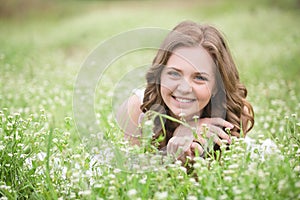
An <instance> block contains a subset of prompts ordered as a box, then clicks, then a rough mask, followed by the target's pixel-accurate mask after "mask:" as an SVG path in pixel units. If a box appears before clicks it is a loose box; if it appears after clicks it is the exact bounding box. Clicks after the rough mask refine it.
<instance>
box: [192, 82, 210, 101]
mask: <svg viewBox="0 0 300 200" xmlns="http://www.w3.org/2000/svg"><path fill="white" fill-rule="evenodd" d="M211 95H212V88H210V87H209V86H208V85H203V86H201V87H200V88H198V89H197V92H196V96H197V99H198V100H200V101H202V102H203V101H209V100H210V98H211Z"/></svg>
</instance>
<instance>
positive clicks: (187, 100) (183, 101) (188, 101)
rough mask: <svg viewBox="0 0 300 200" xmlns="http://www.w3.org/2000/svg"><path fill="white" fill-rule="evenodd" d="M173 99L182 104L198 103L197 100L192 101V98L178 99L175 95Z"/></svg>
mask: <svg viewBox="0 0 300 200" xmlns="http://www.w3.org/2000/svg"><path fill="white" fill-rule="evenodd" d="M172 97H173V98H174V99H175V100H176V101H178V102H180V103H192V102H194V101H196V99H192V98H184V97H176V96H173V95H172Z"/></svg>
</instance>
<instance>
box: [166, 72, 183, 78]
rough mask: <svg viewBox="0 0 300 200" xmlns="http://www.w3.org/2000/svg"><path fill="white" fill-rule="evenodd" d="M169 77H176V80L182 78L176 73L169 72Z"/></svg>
mask: <svg viewBox="0 0 300 200" xmlns="http://www.w3.org/2000/svg"><path fill="white" fill-rule="evenodd" d="M168 75H170V76H172V77H174V78H177V77H180V74H179V73H178V72H176V71H169V72H168Z"/></svg>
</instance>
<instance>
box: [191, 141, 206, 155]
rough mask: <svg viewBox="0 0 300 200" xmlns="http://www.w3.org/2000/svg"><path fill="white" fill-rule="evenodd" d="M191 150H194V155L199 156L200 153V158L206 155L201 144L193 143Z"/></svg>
mask: <svg viewBox="0 0 300 200" xmlns="http://www.w3.org/2000/svg"><path fill="white" fill-rule="evenodd" d="M191 150H192V152H193V153H194V155H196V154H197V153H196V152H198V155H199V156H202V155H203V153H204V149H203V147H202V146H201V145H200V144H199V143H197V142H193V143H192V144H191Z"/></svg>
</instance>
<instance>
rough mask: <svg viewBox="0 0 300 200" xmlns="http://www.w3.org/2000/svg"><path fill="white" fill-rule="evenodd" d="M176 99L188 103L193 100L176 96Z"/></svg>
mask: <svg viewBox="0 0 300 200" xmlns="http://www.w3.org/2000/svg"><path fill="white" fill-rule="evenodd" d="M176 100H177V101H179V102H181V103H190V102H192V101H193V100H192V99H180V98H176Z"/></svg>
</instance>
